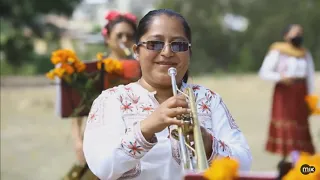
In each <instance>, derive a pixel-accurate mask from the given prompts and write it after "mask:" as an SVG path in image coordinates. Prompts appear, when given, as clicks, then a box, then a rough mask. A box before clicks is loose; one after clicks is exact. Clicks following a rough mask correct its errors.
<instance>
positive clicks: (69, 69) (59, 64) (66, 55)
mask: <svg viewBox="0 0 320 180" xmlns="http://www.w3.org/2000/svg"><path fill="white" fill-rule="evenodd" d="M51 62H52V64H54V65H55V68H53V69H52V70H50V71H49V72H48V73H47V74H46V76H47V78H49V79H51V80H54V79H55V78H59V79H60V80H61V82H62V85H66V86H68V87H70V88H72V89H75V90H76V91H77V92H78V93H79V95H80V97H81V98H82V99H81V101H80V104H79V106H78V107H76V108H75V110H74V112H73V113H72V115H71V116H78V114H79V113H81V112H82V111H84V110H87V109H88V108H90V106H91V104H92V103H93V101H94V99H95V98H96V97H97V96H98V95H99V93H100V91H99V90H98V89H97V87H96V86H95V84H96V82H97V81H98V80H99V79H100V77H101V76H100V73H99V71H97V72H94V73H87V72H86V71H85V70H86V65H85V63H83V62H82V61H81V60H80V59H79V58H78V57H77V55H76V54H75V53H74V52H73V51H71V50H68V49H60V50H57V51H54V52H53V53H52V56H51Z"/></svg>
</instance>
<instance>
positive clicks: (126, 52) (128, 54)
mask: <svg viewBox="0 0 320 180" xmlns="http://www.w3.org/2000/svg"><path fill="white" fill-rule="evenodd" d="M119 46H120V48H121V49H122V50H123V52H124V54H125V55H126V56H127V58H128V59H132V58H133V59H136V56H135V54H134V53H132V51H131V50H130V49H129V48H127V47H126V46H125V45H124V44H123V43H122V42H120V44H119Z"/></svg>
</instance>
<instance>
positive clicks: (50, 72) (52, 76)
mask: <svg viewBox="0 0 320 180" xmlns="http://www.w3.org/2000/svg"><path fill="white" fill-rule="evenodd" d="M46 77H47V78H48V79H51V80H54V77H55V74H54V71H52V70H51V71H49V72H48V73H46Z"/></svg>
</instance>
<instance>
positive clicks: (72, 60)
mask: <svg viewBox="0 0 320 180" xmlns="http://www.w3.org/2000/svg"><path fill="white" fill-rule="evenodd" d="M67 61H68V62H69V63H74V62H76V61H77V59H76V58H74V57H69V58H68V60H67Z"/></svg>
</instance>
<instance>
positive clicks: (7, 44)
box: [0, 0, 82, 67]
mask: <svg viewBox="0 0 320 180" xmlns="http://www.w3.org/2000/svg"><path fill="white" fill-rule="evenodd" d="M81 1H82V0H54V1H43V0H2V1H1V6H0V15H1V47H2V51H3V53H4V56H5V60H6V61H7V62H8V63H9V64H11V65H13V66H15V67H19V66H21V65H22V64H23V62H26V61H30V60H32V59H33V58H34V56H35V55H34V53H33V44H32V39H33V38H35V37H37V38H44V37H45V34H46V33H45V32H47V31H48V30H49V31H52V32H55V34H56V35H57V34H59V31H57V30H58V28H56V27H54V26H52V25H50V24H45V23H44V22H43V21H42V17H43V15H46V14H58V15H65V16H70V15H71V14H72V12H73V9H74V8H75V6H76V5H77V4H79V3H80V2H81Z"/></svg>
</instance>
